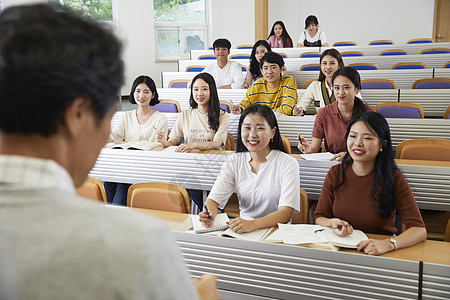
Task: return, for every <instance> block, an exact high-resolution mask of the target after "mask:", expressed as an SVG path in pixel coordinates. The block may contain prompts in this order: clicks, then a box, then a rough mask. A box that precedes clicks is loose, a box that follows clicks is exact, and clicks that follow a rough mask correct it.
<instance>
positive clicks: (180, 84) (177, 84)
mask: <svg viewBox="0 0 450 300" xmlns="http://www.w3.org/2000/svg"><path fill="white" fill-rule="evenodd" d="M189 81H190V80H189V79H174V80H171V81H170V82H169V88H177V89H187V87H188V86H187V85H188V83H189Z"/></svg>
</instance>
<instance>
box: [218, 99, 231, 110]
mask: <svg viewBox="0 0 450 300" xmlns="http://www.w3.org/2000/svg"><path fill="white" fill-rule="evenodd" d="M219 105H220V108H221V109H223V110H224V111H226V112H227V113H230V112H231V104H230V102H228V101H223V100H220V101H219Z"/></svg>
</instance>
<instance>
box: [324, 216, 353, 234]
mask: <svg viewBox="0 0 450 300" xmlns="http://www.w3.org/2000/svg"><path fill="white" fill-rule="evenodd" d="M329 221H330V223H329V224H330V225H331V226H330V227H338V226H342V227H341V228H338V229H335V230H334V233H336V234H337V235H340V236H346V235H350V234H352V233H353V227H352V225H350V224H349V223H348V222H347V221H344V220H341V219H339V218H332V219H330V220H329Z"/></svg>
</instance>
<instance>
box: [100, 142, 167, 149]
mask: <svg viewBox="0 0 450 300" xmlns="http://www.w3.org/2000/svg"><path fill="white" fill-rule="evenodd" d="M158 146H161V144H160V143H158V142H148V141H139V142H128V143H122V144H116V143H108V144H106V145H105V148H110V149H125V150H144V151H148V150H151V149H153V148H156V147H158Z"/></svg>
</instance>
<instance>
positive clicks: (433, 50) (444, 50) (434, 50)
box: [420, 48, 450, 54]
mask: <svg viewBox="0 0 450 300" xmlns="http://www.w3.org/2000/svg"><path fill="white" fill-rule="evenodd" d="M446 53H450V49H449V48H430V49H425V50H422V52H420V54H446Z"/></svg>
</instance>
